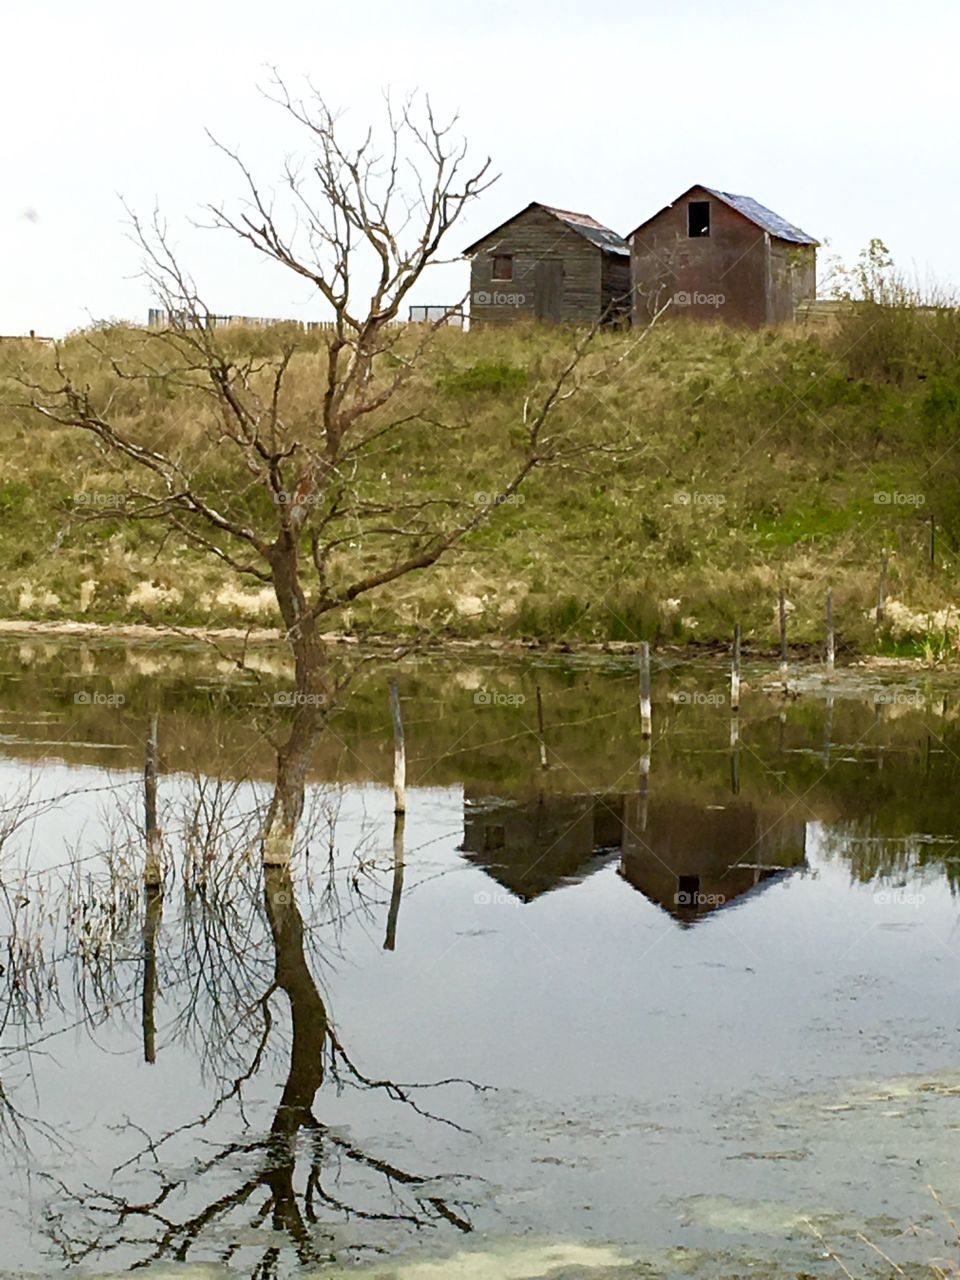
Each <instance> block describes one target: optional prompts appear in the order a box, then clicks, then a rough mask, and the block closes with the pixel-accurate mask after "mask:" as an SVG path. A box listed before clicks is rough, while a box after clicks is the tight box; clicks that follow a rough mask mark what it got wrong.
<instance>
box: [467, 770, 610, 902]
mask: <svg viewBox="0 0 960 1280" xmlns="http://www.w3.org/2000/svg"><path fill="white" fill-rule="evenodd" d="M622 835H623V797H622V796H616V795H615V796H596V795H546V794H543V793H541V794H540V795H537V796H535V797H534V798H533V799H531V800H524V801H520V802H517V801H513V800H502V799H500V798H499V797H496V796H484V797H476V798H472V797H470V796H469V795H466V796H465V798H464V814H463V847H462V852H463V853H464V854H465V855H466V857H467V858H468V859H469V861H470V862H473V863H474V864H475V865H476V866H478V867H481V868H482V869H483V870H484V871H486V873H487V874H488V875H489V876H492V877H493V879H494V880H496V881H497V883H498V884H500V885H502V886H503V887H504V889H507V890H509V892H510V893H512V894H515V895H516V897H518V898H519V899H520V900H521V901H522V902H530V901H531V900H532V899H533V898H538V897H539V896H540V895H541V894H542V893H547V892H548V891H549V890H550V889H556V888H559V887H560V886H561V885H565V884H573V883H576V882H577V881H578V880H583V879H585V878H586V877H587V876H588V875H590V874H591V873H592V872H594V871H595V870H596V869H597V868H598V867H600V866H602V865H604V863H606V862H607V861H609V860H610V858H612V857H614V856H615V855H616V854H617V853H619V851H620V844H621V839H622Z"/></svg>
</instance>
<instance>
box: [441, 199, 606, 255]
mask: <svg viewBox="0 0 960 1280" xmlns="http://www.w3.org/2000/svg"><path fill="white" fill-rule="evenodd" d="M530 209H544V210H546V212H547V213H551V214H553V216H554V217H555V218H559V220H560V221H561V222H563V223H565V225H566V226H568V227H570V229H571V230H572V231H576V232H578V234H580V235H582V236H583V237H585V239H587V240H589V241H590V243H591V244H595V245H596V246H597V248H598V249H602V250H603V251H604V253H616V254H620V255H622V256H623V257H628V256H629V254H630V247H629V245H628V244H627V242H626V240H624V239H623V237H622V236H618V235H617V233H616V232H615V231H611V230H610V228H609V227H605V226H604V225H603V223H602V222H597V220H596V218H591V217H590V215H589V214H588V213H573V212H572V211H571V210H570V209H556V208H554V206H553V205H552V204H541V203H540V201H539V200H531V202H530V203H529V204H528V205H527V207H526V208H525V209H521V210H520V212H519V213H515V214H514V215H513V217H512V218H508V219H507V221H506V222H501V223H500V226H499V227H494V229H493V230H492V231H488V232H487V233H486V235H484V236H481V237H480V239H479V240H475V241H474V242H473V244H470V245H467V247H466V249H464V251H463V252H464V254H471V253H473V251H474V250H475V249H476V248H477V246H478V245H481V244H483V242H484V240H489V239H490V237H491V236H494V235H496V234H497V232H498V231H502V230H503V228H504V227H507V226H509V225H510V223H511V222H515V221H516V219H517V218H519V217H521V216H522V215H523V214H525V213H527V212H528V211H529V210H530Z"/></svg>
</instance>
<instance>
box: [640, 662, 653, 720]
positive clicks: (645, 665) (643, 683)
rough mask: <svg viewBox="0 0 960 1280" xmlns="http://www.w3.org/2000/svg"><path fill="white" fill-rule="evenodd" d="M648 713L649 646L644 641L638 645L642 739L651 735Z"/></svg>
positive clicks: (650, 718) (649, 709)
mask: <svg viewBox="0 0 960 1280" xmlns="http://www.w3.org/2000/svg"><path fill="white" fill-rule="evenodd" d="M650 711H651V707H650V644H649V642H648V641H646V640H644V641H642V642H641V644H640V736H641V737H642V738H649V737H652V735H653V719H652V716H651V714H650Z"/></svg>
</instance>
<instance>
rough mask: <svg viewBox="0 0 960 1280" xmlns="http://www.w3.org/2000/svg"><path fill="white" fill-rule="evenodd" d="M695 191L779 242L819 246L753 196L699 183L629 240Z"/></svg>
mask: <svg viewBox="0 0 960 1280" xmlns="http://www.w3.org/2000/svg"><path fill="white" fill-rule="evenodd" d="M693 191H706V193H707V194H708V195H711V196H714V197H715V198H716V199H717V200H722V201H723V203H724V204H727V205H729V206H730V208H731V209H736V211H737V213H739V214H742V215H743V217H745V218H749V219H750V221H751V222H752V223H753V225H754V226H755V227H760V228H761V230H763V231H766V232H769V234H770V235H772V236H776V237H777V239H778V240H788V241H790V243H792V244H814V245H816V244H819V243H820V242H819V240H816V239H815V238H814V237H813V236H808V235H807V233H806V232H805V231H801V230H800V228H799V227H795V226H794V225H793V223H792V222H788V221H787V220H786V218H781V217H780V215H779V213H774V212H773V210H772V209H768V208H767V207H766V205H762V204H761V203H760V201H759V200H754V198H753V196H736V195H734V194H733V192H732V191H719V190H718V189H717V188H716V187H704V186H702V185H701V184H700V183H699V182H695V183H694V184H693V186H692V187H688V188H687V189H686V191H684V192H682V193H681V194H680V195H678V196H677V198H676V199H675V200H672V201H671V202H670V204H668V205H664V207H663V208H662V209H660V210H658V211H657V213H655V214H653V216H652V217H650V218H645V219H644V221H643V222H641V223H640V225H639V227H634V229H633V230H632V231H631V232H630V233H629V234H628V236H627V239H628V240H630V239H632V238H633V237H634V236H635V235H636V234H637V232H638V231H642V230H643V228H644V227H646V226H648V225H649V224H650V223H651V222H653V219H654V218H659V217H660V214H661V213H666V211H667V209H672V208H673V207H674V205H677V204H679V203H680V201H681V200H685V199H686V198H687V196H688V195H690V193H691V192H693Z"/></svg>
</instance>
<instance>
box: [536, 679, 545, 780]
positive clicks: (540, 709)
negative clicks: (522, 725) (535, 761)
mask: <svg viewBox="0 0 960 1280" xmlns="http://www.w3.org/2000/svg"><path fill="white" fill-rule="evenodd" d="M537 730H538V733H539V736H540V768H541V769H546V767H547V737H546V731H545V730H544V726H543V694H542V693H541V692H540V686H539V685H537Z"/></svg>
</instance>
